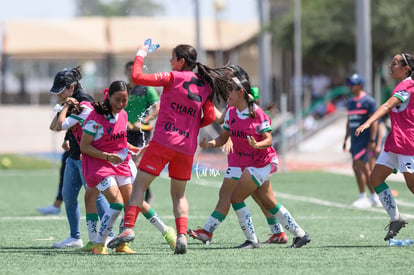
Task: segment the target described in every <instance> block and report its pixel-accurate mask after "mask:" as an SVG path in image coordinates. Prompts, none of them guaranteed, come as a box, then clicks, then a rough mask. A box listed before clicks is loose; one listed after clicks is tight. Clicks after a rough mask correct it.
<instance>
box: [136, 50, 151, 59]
mask: <svg viewBox="0 0 414 275" xmlns="http://www.w3.org/2000/svg"><path fill="white" fill-rule="evenodd" d="M147 55H148V53H147V51H145V50H140V49H138V50H137V53H136V56H142V57H146V56H147Z"/></svg>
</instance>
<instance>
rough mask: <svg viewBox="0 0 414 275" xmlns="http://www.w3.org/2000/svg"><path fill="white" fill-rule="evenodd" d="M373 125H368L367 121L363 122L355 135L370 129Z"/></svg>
mask: <svg viewBox="0 0 414 275" xmlns="http://www.w3.org/2000/svg"><path fill="white" fill-rule="evenodd" d="M370 126H371V125H368V124H367V123H364V124H362V125H361V126H359V127H358V128H357V129H356V130H355V135H356V136H359V135H360V134H361V133H362V132H363V131H365V130H366V129H368V128H369V127H370Z"/></svg>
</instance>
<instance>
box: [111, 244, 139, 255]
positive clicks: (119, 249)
mask: <svg viewBox="0 0 414 275" xmlns="http://www.w3.org/2000/svg"><path fill="white" fill-rule="evenodd" d="M115 252H119V253H127V254H136V253H137V252H136V251H134V250H133V249H132V248H131V247H130V246H129V243H123V244H121V245H120V246H118V247H117V248H116V249H115Z"/></svg>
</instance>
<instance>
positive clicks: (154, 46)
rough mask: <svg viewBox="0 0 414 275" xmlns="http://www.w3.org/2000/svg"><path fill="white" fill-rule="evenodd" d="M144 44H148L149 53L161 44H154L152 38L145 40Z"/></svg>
mask: <svg viewBox="0 0 414 275" xmlns="http://www.w3.org/2000/svg"><path fill="white" fill-rule="evenodd" d="M144 46H148V53H153V52H155V51H156V50H157V49H158V48H159V47H160V44H152V39H151V38H148V39H146V40H145V41H144Z"/></svg>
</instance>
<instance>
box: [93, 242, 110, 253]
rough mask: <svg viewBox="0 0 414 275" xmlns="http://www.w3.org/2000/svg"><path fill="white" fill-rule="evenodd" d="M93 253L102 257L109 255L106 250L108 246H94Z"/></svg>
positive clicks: (98, 244)
mask: <svg viewBox="0 0 414 275" xmlns="http://www.w3.org/2000/svg"><path fill="white" fill-rule="evenodd" d="M92 253H93V254H101V255H106V254H109V253H108V249H106V246H105V244H103V243H96V244H94V245H93V248H92Z"/></svg>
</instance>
